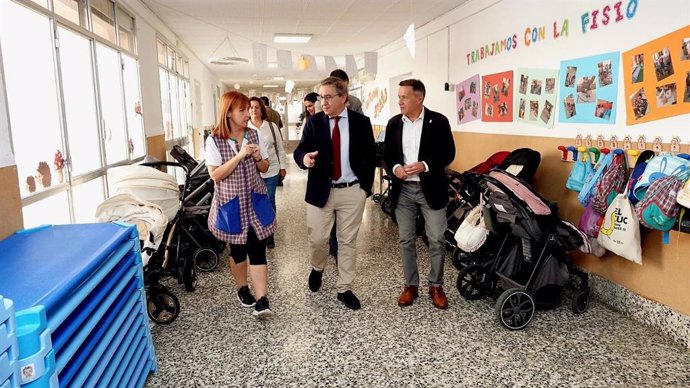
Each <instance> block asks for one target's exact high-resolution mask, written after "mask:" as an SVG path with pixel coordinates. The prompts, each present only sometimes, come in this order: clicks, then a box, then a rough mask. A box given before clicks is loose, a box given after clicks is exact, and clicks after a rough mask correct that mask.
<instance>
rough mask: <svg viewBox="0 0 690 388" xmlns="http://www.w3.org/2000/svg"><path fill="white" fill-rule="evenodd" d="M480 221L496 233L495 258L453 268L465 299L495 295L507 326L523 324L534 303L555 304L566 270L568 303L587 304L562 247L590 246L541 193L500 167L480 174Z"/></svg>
mask: <svg viewBox="0 0 690 388" xmlns="http://www.w3.org/2000/svg"><path fill="white" fill-rule="evenodd" d="M480 177H481V178H480V179H481V186H482V187H483V188H484V191H483V192H482V194H481V196H482V199H483V201H484V203H485V208H486V211H485V212H484V217H485V223H486V225H487V228H488V229H489V231H490V232H491V233H493V234H494V235H496V236H500V237H501V240H502V241H501V243H500V248H499V249H498V251H497V252H496V254H495V258H494V259H492V260H488V261H486V262H483V263H479V264H471V265H468V266H466V267H465V268H463V269H462V270H461V271H460V273H459V274H458V280H457V288H458V291H459V292H460V295H462V296H463V297H464V298H465V299H468V300H475V299H479V298H482V297H483V296H485V295H491V296H495V295H498V292H499V291H502V292H501V293H500V295H499V296H498V299H497V301H496V305H495V312H496V316H497V318H498V319H499V321H500V322H501V323H502V324H503V326H505V327H506V328H508V329H511V330H519V329H522V328H524V327H526V326H527V325H528V324H529V323H530V322H531V321H532V318H533V317H534V313H535V311H536V310H537V309H549V308H553V307H555V306H556V305H557V303H558V300H559V298H560V291H561V289H562V287H563V286H564V285H565V284H567V283H568V280H569V277H570V275H571V274H573V275H575V276H577V277H578V278H579V288H578V290H577V292H576V293H575V296H574V298H573V301H572V303H571V307H572V310H573V311H574V312H575V313H576V314H582V313H584V312H585V311H586V310H587V308H588V306H589V284H588V278H587V274H585V273H583V272H582V271H580V270H579V269H577V268H576V267H575V266H574V265H573V264H572V263H571V262H570V260H569V258H568V256H567V254H566V252H568V251H572V250H575V249H578V248H579V249H580V250H581V251H583V252H586V253H589V251H590V250H591V247H589V245H588V240H587V238H586V236H584V235H583V234H582V232H580V231H578V230H577V228H575V227H574V226H572V225H571V224H569V223H567V222H565V221H562V220H560V219H559V218H558V216H557V205H556V204H555V203H552V202H548V201H546V200H545V199H543V198H542V197H541V196H540V195H539V194H537V193H535V192H534V191H533V190H532V188H531V187H530V186H529V185H528V184H527V183H526V182H525V181H523V180H522V179H520V178H518V177H515V176H513V175H511V174H509V173H507V172H505V171H502V170H493V171H491V172H490V173H489V174H488V175H481V176H480Z"/></svg>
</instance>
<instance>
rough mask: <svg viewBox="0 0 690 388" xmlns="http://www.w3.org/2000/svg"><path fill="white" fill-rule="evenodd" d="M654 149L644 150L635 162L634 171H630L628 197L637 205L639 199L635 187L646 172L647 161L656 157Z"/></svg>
mask: <svg viewBox="0 0 690 388" xmlns="http://www.w3.org/2000/svg"><path fill="white" fill-rule="evenodd" d="M654 155H655V154H654V151H652V150H646V151H642V153H641V154H640V156H638V157H637V161H636V162H635V168H634V169H633V170H632V173H630V179H629V180H628V187H627V190H628V199H629V200H630V203H632V204H633V205H635V204H636V203H637V202H639V199H637V197H635V193H634V192H633V188H634V187H635V185H636V184H637V182H638V181H639V180H640V177H641V176H642V174H643V173H644V170H645V169H646V168H647V162H648V161H649V160H650V159H651V158H653V157H654Z"/></svg>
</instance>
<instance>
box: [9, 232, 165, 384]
mask: <svg viewBox="0 0 690 388" xmlns="http://www.w3.org/2000/svg"><path fill="white" fill-rule="evenodd" d="M0 277H2V279H3V281H2V282H0V295H3V296H4V297H5V298H10V299H11V300H12V301H13V302H14V310H15V312H16V345H17V346H16V348H17V350H18V357H17V360H16V367H15V370H16V374H15V375H14V376H15V380H19V381H18V383H19V384H20V385H21V386H22V388H33V387H58V386H60V387H70V386H74V387H100V386H111V387H143V386H144V383H145V382H146V378H147V376H148V375H149V373H151V372H152V371H155V370H156V358H155V353H154V349H153V342H152V340H151V331H150V329H149V326H148V318H147V315H146V297H145V291H144V280H143V268H142V263H141V254H140V252H139V239H138V233H137V231H136V228H135V227H133V226H127V225H121V224H116V223H110V224H82V225H58V226H45V227H39V228H35V229H30V230H25V231H21V232H17V233H15V234H14V235H12V236H10V237H8V238H7V239H5V240H3V241H0ZM0 316H2V314H0ZM1 343H2V336H1V335H0V344H1ZM0 351H1V349H0ZM1 365H2V364H0V366H1ZM2 371H3V369H1V368H0V372H2ZM3 375H4V373H0V388H5V386H4V385H2V384H3V383H2V381H3V380H2V379H1V378H2V377H3ZM15 382H16V381H15ZM15 386H18V385H16V384H15V383H12V380H10V384H8V387H15Z"/></svg>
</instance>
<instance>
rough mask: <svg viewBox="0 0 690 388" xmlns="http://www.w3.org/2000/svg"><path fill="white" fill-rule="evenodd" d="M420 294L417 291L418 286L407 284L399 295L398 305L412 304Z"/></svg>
mask: <svg viewBox="0 0 690 388" xmlns="http://www.w3.org/2000/svg"><path fill="white" fill-rule="evenodd" d="M418 296H419V292H418V291H417V286H405V289H404V290H403V292H402V293H400V296H399V297H398V306H400V307H405V306H411V305H412V303H414V300H415V298H416V297H418Z"/></svg>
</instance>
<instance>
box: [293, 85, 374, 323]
mask: <svg viewBox="0 0 690 388" xmlns="http://www.w3.org/2000/svg"><path fill="white" fill-rule="evenodd" d="M347 96H348V93H347V85H346V84H345V83H344V82H343V81H342V80H340V79H338V78H335V77H329V78H326V79H324V80H323V81H321V83H320V84H319V99H320V100H321V107H322V109H323V111H322V112H319V113H317V114H315V115H313V116H311V117H309V119H308V120H307V122H306V123H305V125H304V129H303V131H302V139H301V140H300V143H299V145H298V146H297V149H295V152H294V158H295V162H297V165H299V166H300V168H302V169H308V170H309V176H308V179H307V193H306V196H305V201H306V202H307V229H308V231H307V233H308V238H309V249H310V260H311V266H312V270H311V273H310V274H309V289H310V290H311V291H312V292H316V291H318V290H319V288H321V283H322V276H323V270H324V267H325V266H326V263H327V257H328V253H327V249H326V243H327V241H328V238H329V236H330V231H331V228H332V226H333V222H334V221H337V222H336V225H337V226H336V231H337V236H338V242H339V246H338V281H337V290H338V300H339V301H341V302H343V303H344V304H345V306H347V307H348V308H351V309H353V310H357V309H359V308H360V307H361V305H360V302H359V299H357V297H356V296H355V294H354V293H352V282H353V280H354V277H355V256H356V253H355V243H356V240H357V233H358V232H359V226H360V224H361V223H362V214H363V212H364V203H365V200H366V198H367V197H368V196H370V195H371V188H372V185H373V182H374V169H375V163H374V162H375V160H374V158H375V149H374V132H373V129H372V127H371V122H370V121H369V118H368V117H366V116H364V115H362V114H359V113H357V112H355V111H352V110H349V109H347V108H346V103H347Z"/></svg>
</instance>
